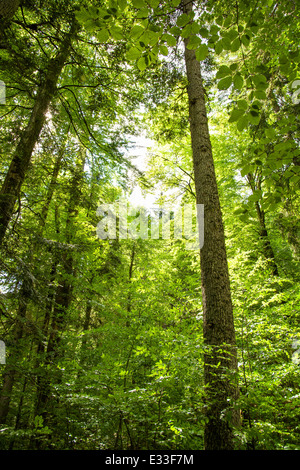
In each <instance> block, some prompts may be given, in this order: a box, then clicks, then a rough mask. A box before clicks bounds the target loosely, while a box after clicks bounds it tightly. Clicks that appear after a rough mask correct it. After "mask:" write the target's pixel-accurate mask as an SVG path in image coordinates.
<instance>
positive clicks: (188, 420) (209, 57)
mask: <svg viewBox="0 0 300 470" xmlns="http://www.w3.org/2000/svg"><path fill="white" fill-rule="evenodd" d="M250 3H251V2H250ZM250 3H249V2H247V1H240V2H238V3H237V4H235V5H232V3H231V2H225V1H214V2H211V1H208V2H206V5H205V9H203V10H201V11H200V9H199V11H198V10H197V14H196V15H194V14H191V15H187V14H186V13H183V12H182V10H181V7H180V1H179V0H173V1H169V2H158V1H156V0H149V1H144V0H133V1H132V2H127V1H124V0H118V1H107V2H101V5H100V3H99V2H96V3H93V4H92V3H91V2H85V3H84V4H83V2H76V5H75V6H74V4H72V2H64V1H60V2H54V1H50V0H49V1H47V2H45V4H44V5H43V8H38V7H36V6H34V7H33V6H31V2H24V6H23V7H22V11H21V10H20V11H18V12H17V13H16V15H15V17H14V18H12V19H10V20H9V23H8V24H7V26H5V25H4V26H3V27H2V26H1V35H2V36H1V37H3V40H1V41H2V42H1V44H2V46H3V47H2V48H1V51H0V64H1V70H2V71H4V70H5V77H4V76H3V74H2V72H1V77H0V78H1V79H3V80H4V81H5V83H6V85H7V90H6V91H7V99H6V103H5V105H2V104H1V114H2V120H1V124H2V126H1V130H0V135H1V142H2V147H1V149H0V154H1V169H0V171H1V179H2V180H4V178H5V175H6V173H7V171H8V168H9V164H10V158H11V154H12V149H13V148H14V147H15V145H16V143H17V141H18V139H19V137H20V135H21V133H22V131H23V129H24V125H25V124H24V123H27V122H28V120H29V118H30V113H31V110H32V107H33V105H34V103H35V100H36V99H37V98H36V96H37V90H38V87H39V83H40V80H41V79H42V78H43V73H44V70H45V66H46V65H47V64H48V61H49V60H50V58H51V57H53V56H54V55H55V51H56V49H57V48H58V46H59V44H60V42H61V41H62V40H63V38H64V31H66V30H68V25H69V23H70V19H71V17H72V15H73V14H75V16H76V18H77V21H78V22H79V25H80V29H79V32H78V36H77V39H76V41H75V42H74V44H73V48H72V54H71V56H70V57H69V59H68V61H67V62H66V64H65V67H64V70H63V73H62V74H61V76H60V79H59V84H58V87H57V90H56V92H55V93H54V94H53V99H52V101H51V107H50V108H49V112H48V114H47V123H46V125H45V126H44V128H43V131H42V133H41V135H40V137H39V139H38V145H37V146H36V148H35V149H34V152H33V158H32V161H31V166H30V171H29V172H28V174H27V175H26V179H25V183H24V185H23V186H22V189H21V193H20V198H19V201H18V203H17V205H16V209H15V213H14V216H13V219H12V220H11V223H10V226H9V232H8V234H7V237H6V240H5V243H4V245H3V247H2V252H1V280H0V287H1V290H0V313H1V315H2V318H1V324H0V336H1V339H3V340H4V341H5V343H6V346H7V354H8V357H7V362H8V367H7V368H6V367H5V366H4V365H0V368H1V369H0V372H1V375H0V385H1V390H2V387H3V386H4V385H5V386H6V387H7V386H8V384H11V391H10V392H9V399H10V402H9V409H8V414H7V416H6V419H5V422H3V423H1V428H0V433H1V444H0V445H1V449H5V450H7V449H47V450H49V449H68V450H71V449H72V450H87V449H91V450H96V449H97V450H98V449H125V450H126V449H131V450H138V449H152V450H153V449H156V450H159V449H172V450H176V449H192V450H194V449H195V450H196V449H203V445H204V444H203V435H204V427H205V423H206V420H207V418H206V415H205V410H206V403H205V400H204V394H205V387H204V379H203V366H204V364H203V361H204V359H203V352H204V350H205V348H204V346H203V333H202V330H203V310H202V298H201V271H200V263H199V254H198V253H197V252H194V251H190V250H186V247H185V245H184V243H183V242H182V241H181V240H168V241H165V240H148V241H147V240H140V239H138V240H134V241H133V240H118V239H117V240H99V239H98V238H97V236H96V227H97V223H98V221H99V220H98V217H97V214H96V211H97V207H98V205H99V204H100V203H104V202H106V203H112V202H114V201H116V200H117V199H118V197H120V196H121V195H124V194H125V195H127V194H128V193H129V192H130V188H131V187H134V186H135V185H137V184H138V183H139V184H141V186H142V189H143V190H144V191H145V193H146V194H147V190H148V191H149V193H151V191H152V192H154V191H155V190H156V188H157V187H158V188H159V195H158V197H157V199H158V200H159V201H160V202H161V203H166V204H167V203H170V204H175V203H176V204H178V203H185V202H192V201H193V202H194V201H195V188H194V175H193V164H192V156H191V155H192V152H191V142H190V130H189V119H188V105H189V103H188V99H187V94H186V85H187V83H186V78H185V75H184V63H183V60H182V51H181V44H182V42H183V41H184V40H187V42H188V46H187V47H188V48H189V49H192V50H194V51H195V54H196V58H197V60H198V61H200V62H201V67H202V70H203V77H204V86H205V88H206V92H207V110H208V115H209V123H210V130H211V143H212V148H213V154H214V160H215V167H216V173H217V180H218V189H219V194H220V199H221V206H222V211H223V221H224V226H225V233H226V246H227V255H228V264H229V269H230V277H231V290H232V298H233V305H234V316H235V327H236V337H237V346H238V360H239V381H240V399H239V404H240V408H241V417H242V425H241V428H240V429H239V430H237V431H236V439H237V443H236V447H237V448H240V449H250V450H254V449H257V450H260V449H262V450H270V449H272V450H273V449H276V450H281V449H284V450H288V449H293V450H294V449H297V450H299V385H300V384H299V381H300V380H299V347H300V346H299V345H300V331H299V301H300V292H299V288H298V285H299V234H300V226H299V217H298V214H299V181H300V174H299V104H295V102H294V99H295V95H294V94H293V93H294V92H295V89H294V88H293V86H292V83H293V82H294V80H296V79H297V78H299V74H298V67H299V57H300V54H299V52H298V50H297V44H298V43H299V20H298V18H297V15H296V14H295V11H294V10H293V8H294V6H293V2H288V1H283V2H277V3H275V2H272V1H265V0H260V1H259V2H256V3H255V4H251V5H250ZM71 4H72V5H71ZM199 8H200V7H199ZM16 63H17V64H18V67H16V66H15V64H16ZM296 92H297V90H296ZM296 96H298V95H297V93H296ZM140 129H146V131H147V134H148V136H149V137H151V138H152V139H153V141H154V144H153V145H152V147H151V149H150V152H149V155H148V167H147V170H146V171H145V173H144V174H141V173H140V172H139V171H137V170H136V169H135V168H134V167H133V165H132V164H131V161H130V157H131V156H132V153H133V152H134V151H135V149H133V150H132V149H131V147H130V139H131V137H132V136H133V135H137V134H138V133H139V131H140ZM82 158H84V167H83V168H81V170H80V171H79V166H80V161H81V160H82ZM56 169H57V172H55V171H56ZM270 253H271V254H272V256H270ZM274 262H275V264H276V267H277V268H278V272H277V274H274ZM9 371H13V373H12V374H9V373H8V372H9ZM3 389H5V387H3ZM3 396H5V394H2V395H1V396H0V398H1V397H2V398H3ZM0 411H1V412H3V400H2V401H1V402H0Z"/></svg>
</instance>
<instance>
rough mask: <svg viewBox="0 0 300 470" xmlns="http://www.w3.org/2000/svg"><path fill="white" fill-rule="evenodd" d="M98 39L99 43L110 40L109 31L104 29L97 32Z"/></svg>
mask: <svg viewBox="0 0 300 470" xmlns="http://www.w3.org/2000/svg"><path fill="white" fill-rule="evenodd" d="M97 39H98V41H99V42H101V43H104V42H107V41H108V40H109V32H108V30H107V29H105V28H102V29H100V31H98V32H97Z"/></svg>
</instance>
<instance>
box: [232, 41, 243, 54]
mask: <svg viewBox="0 0 300 470" xmlns="http://www.w3.org/2000/svg"><path fill="white" fill-rule="evenodd" d="M240 46H241V43H240V39H239V38H236V39H235V40H234V41H233V43H232V44H231V47H230V50H231V52H236V51H238V50H239V48H240Z"/></svg>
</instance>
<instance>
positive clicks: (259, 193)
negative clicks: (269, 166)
mask: <svg viewBox="0 0 300 470" xmlns="http://www.w3.org/2000/svg"><path fill="white" fill-rule="evenodd" d="M261 198H262V190H261V189H255V191H253V194H251V196H249V198H248V200H249V201H251V202H256V201H259V199H261Z"/></svg>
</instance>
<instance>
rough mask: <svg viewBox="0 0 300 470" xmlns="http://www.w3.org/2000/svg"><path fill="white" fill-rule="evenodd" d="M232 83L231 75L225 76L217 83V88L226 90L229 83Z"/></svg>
mask: <svg viewBox="0 0 300 470" xmlns="http://www.w3.org/2000/svg"><path fill="white" fill-rule="evenodd" d="M231 84H232V77H231V76H230V77H225V78H221V80H220V81H219V83H218V89H219V90H227V89H228V88H229V87H230V85H231Z"/></svg>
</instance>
